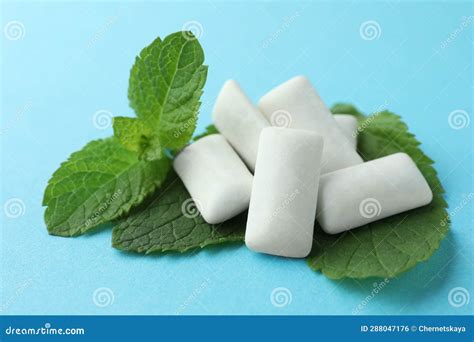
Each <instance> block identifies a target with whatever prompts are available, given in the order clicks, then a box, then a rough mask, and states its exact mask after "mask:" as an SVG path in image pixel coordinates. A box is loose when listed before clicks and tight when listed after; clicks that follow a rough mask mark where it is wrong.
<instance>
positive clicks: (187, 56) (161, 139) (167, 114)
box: [114, 32, 207, 159]
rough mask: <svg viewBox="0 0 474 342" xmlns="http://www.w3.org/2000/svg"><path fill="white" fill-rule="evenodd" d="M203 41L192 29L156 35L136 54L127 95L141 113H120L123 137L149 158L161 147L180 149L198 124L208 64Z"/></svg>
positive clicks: (117, 129) (117, 123)
mask: <svg viewBox="0 0 474 342" xmlns="http://www.w3.org/2000/svg"><path fill="white" fill-rule="evenodd" d="M203 63H204V52H203V50H202V47H201V45H200V44H199V41H198V40H197V39H196V38H195V37H194V36H193V34H192V33H191V32H176V33H173V34H170V35H169V36H168V37H166V38H165V39H164V40H163V41H162V40H161V39H160V38H157V39H155V41H153V43H151V44H150V45H149V46H147V47H146V48H144V49H143V50H142V51H141V53H140V55H139V56H138V57H137V58H136V59H135V64H134V65H133V67H132V70H131V72H130V81H129V88H128V98H129V100H130V106H131V107H132V108H133V109H134V110H135V113H136V115H137V118H122V117H119V118H116V119H115V120H114V132H115V135H116V136H117V137H118V138H119V140H120V142H121V143H122V144H123V145H124V146H125V147H126V148H129V149H130V150H132V151H135V152H138V153H139V155H140V156H143V157H144V158H145V159H156V158H160V157H161V155H162V153H161V150H162V149H164V148H168V149H180V148H182V147H183V146H184V145H185V144H187V143H188V141H189V139H190V138H191V136H192V135H193V132H194V129H195V128H196V121H197V116H198V110H199V106H200V101H199V99H200V97H201V95H202V89H203V87H204V84H205V82H206V77H207V66H206V65H203Z"/></svg>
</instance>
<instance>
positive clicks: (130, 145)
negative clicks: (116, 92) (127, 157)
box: [114, 116, 163, 160]
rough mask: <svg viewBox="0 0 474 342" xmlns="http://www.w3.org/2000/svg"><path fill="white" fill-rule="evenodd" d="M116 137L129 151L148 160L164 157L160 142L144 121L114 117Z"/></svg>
mask: <svg viewBox="0 0 474 342" xmlns="http://www.w3.org/2000/svg"><path fill="white" fill-rule="evenodd" d="M114 135H115V137H116V138H117V139H118V140H119V141H120V143H121V144H122V145H123V146H124V147H125V148H126V149H128V150H130V151H133V152H136V153H138V155H139V156H140V157H143V158H144V159H147V160H154V159H159V158H161V157H162V155H163V154H162V150H161V145H160V141H159V140H158V138H157V137H156V136H155V135H154V134H153V131H152V130H151V128H150V127H148V126H147V125H146V124H145V122H144V121H141V120H139V119H136V118H126V117H121V116H118V117H114Z"/></svg>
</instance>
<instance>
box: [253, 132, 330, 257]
mask: <svg viewBox="0 0 474 342" xmlns="http://www.w3.org/2000/svg"><path fill="white" fill-rule="evenodd" d="M322 151H323V139H322V138H321V137H320V136H318V135H317V134H316V133H314V132H311V131H305V130H294V129H285V128H274V127H268V128H265V129H263V131H262V134H261V136H260V144H259V149H258V155H257V165H256V169H255V176H254V182H253V188H252V195H251V199H250V206H249V213H248V220H247V230H246V233H245V243H246V245H247V247H249V248H250V249H252V250H254V251H257V252H262V253H267V254H273V255H280V256H286V257H293V258H303V257H305V256H307V255H308V254H309V252H310V251H311V247H312V243H313V230H314V220H315V214H316V204H317V203H316V202H317V194H318V184H319V173H320V165H321V155H322Z"/></svg>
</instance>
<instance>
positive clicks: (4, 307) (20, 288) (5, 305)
mask: <svg viewBox="0 0 474 342" xmlns="http://www.w3.org/2000/svg"><path fill="white" fill-rule="evenodd" d="M32 284H33V279H32V278H28V279H27V280H25V281H24V282H23V283H21V284H20V285H19V286H18V287H17V288H16V289H15V292H14V293H13V294H12V295H11V296H10V297H9V298H8V299H7V300H6V301H5V303H3V304H2V306H0V313H6V312H7V311H8V309H9V308H10V306H12V305H13V303H15V302H16V301H17V299H18V298H20V297H21V295H22V294H23V293H24V292H25V291H26V289H27V288H29V287H30V286H31V285H32Z"/></svg>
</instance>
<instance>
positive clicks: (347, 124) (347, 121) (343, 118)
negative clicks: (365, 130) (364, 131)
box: [334, 114, 358, 149]
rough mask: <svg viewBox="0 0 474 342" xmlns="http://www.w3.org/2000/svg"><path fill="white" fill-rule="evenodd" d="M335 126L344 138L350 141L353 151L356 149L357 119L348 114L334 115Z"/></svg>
mask: <svg viewBox="0 0 474 342" xmlns="http://www.w3.org/2000/svg"><path fill="white" fill-rule="evenodd" d="M334 119H336V122H337V125H338V126H339V128H340V129H341V131H342V132H343V133H344V135H345V136H346V138H347V139H348V140H349V141H350V143H351V146H352V148H353V149H356V148H357V135H358V134H357V133H358V131H357V119H356V117H355V116H354V115H350V114H334Z"/></svg>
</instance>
